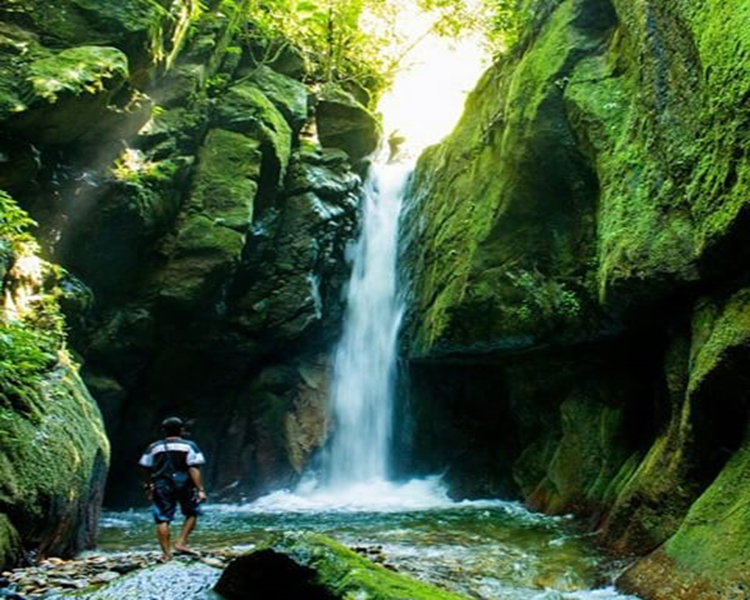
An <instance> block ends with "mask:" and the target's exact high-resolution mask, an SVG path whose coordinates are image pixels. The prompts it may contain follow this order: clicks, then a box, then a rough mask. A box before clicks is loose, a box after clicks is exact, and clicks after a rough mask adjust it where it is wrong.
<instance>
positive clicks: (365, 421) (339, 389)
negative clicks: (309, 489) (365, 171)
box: [322, 163, 411, 493]
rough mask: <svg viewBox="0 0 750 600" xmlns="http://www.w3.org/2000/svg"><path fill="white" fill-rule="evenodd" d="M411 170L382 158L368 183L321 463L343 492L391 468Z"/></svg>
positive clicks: (331, 484)
mask: <svg viewBox="0 0 750 600" xmlns="http://www.w3.org/2000/svg"><path fill="white" fill-rule="evenodd" d="M410 171H411V168H410V165H408V164H384V163H376V164H375V165H373V167H372V173H371V175H370V177H369V178H368V180H367V182H366V185H365V195H364V206H363V213H362V214H363V222H362V232H361V234H360V238H359V240H358V242H357V246H356V250H355V256H354V264H353V270H352V276H351V280H350V282H349V290H348V297H347V312H346V317H345V320H344V333H343V337H342V339H341V341H340V342H339V345H338V347H337V349H336V354H335V361H334V367H333V385H332V394H331V402H330V413H331V414H330V416H331V418H332V419H333V422H334V429H335V433H334V436H333V440H332V442H331V444H330V447H329V448H328V451H327V453H326V455H325V456H324V458H323V461H324V462H323V469H322V483H323V485H324V486H326V487H327V488H329V489H330V490H338V491H339V492H341V493H346V491H345V490H346V489H347V488H349V487H351V486H352V485H356V484H362V483H364V482H377V481H387V479H388V475H389V462H390V446H391V437H392V436H391V432H392V429H393V422H392V421H393V402H394V376H395V366H396V352H397V337H398V329H399V325H400V323H401V313H402V308H401V305H400V303H399V300H398V295H397V293H396V250H397V245H398V218H399V214H400V211H401V201H402V197H403V192H404V187H405V184H406V181H407V178H408V175H409V173H410Z"/></svg>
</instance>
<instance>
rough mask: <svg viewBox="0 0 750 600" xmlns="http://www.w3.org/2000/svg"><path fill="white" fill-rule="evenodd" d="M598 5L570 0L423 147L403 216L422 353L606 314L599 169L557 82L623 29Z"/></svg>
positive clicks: (499, 340)
mask: <svg viewBox="0 0 750 600" xmlns="http://www.w3.org/2000/svg"><path fill="white" fill-rule="evenodd" d="M598 5H599V3H598V2H594V1H568V2H563V3H561V4H560V6H559V7H558V8H557V9H556V10H555V11H554V13H553V14H552V16H551V17H550V18H549V20H548V22H547V23H546V25H545V26H544V28H543V29H542V31H541V33H540V35H539V37H538V39H536V40H535V41H534V42H533V44H532V45H531V46H530V47H529V49H528V50H527V52H526V53H525V54H523V55H522V56H521V57H520V58H519V59H517V61H516V62H512V61H511V62H510V64H508V63H507V62H506V63H505V68H497V67H494V68H491V69H490V70H489V71H488V72H487V73H485V75H484V76H483V78H482V79H481V81H480V82H479V84H478V86H477V88H476V89H475V90H474V91H473V92H472V94H471V95H470V96H469V98H468V100H467V104H466V109H465V112H464V115H463V117H462V119H461V121H460V122H459V124H458V126H457V128H456V129H455V130H454V132H453V133H452V134H451V135H450V136H449V137H448V138H447V139H446V141H445V142H443V143H442V144H441V145H439V146H436V147H432V148H430V149H428V151H427V152H426V153H425V154H423V156H422V157H421V158H420V161H419V164H418V166H417V171H416V173H415V176H414V180H413V185H412V190H411V194H410V195H411V198H410V201H409V202H408V203H407V205H406V208H405V211H404V214H403V216H402V223H403V236H402V249H401V260H402V264H404V265H405V266H406V277H407V280H408V281H409V286H410V292H411V294H412V296H411V298H410V299H409V300H410V302H409V305H410V307H409V311H408V313H407V315H406V333H407V339H408V343H409V346H410V352H411V354H412V355H413V356H415V357H425V356H429V355H435V356H437V355H441V354H446V353H459V352H470V353H475V352H486V351H491V350H500V351H502V350H517V349H521V348H529V347H534V346H537V345H541V344H545V343H549V342H550V341H551V340H566V341H572V340H573V339H576V338H577V339H586V338H587V337H589V336H590V335H592V334H594V333H595V332H596V330H597V328H599V327H602V315H601V314H599V313H598V311H597V309H596V306H595V305H594V304H593V302H592V298H593V296H594V294H595V291H594V290H593V289H592V286H591V284H592V281H591V277H590V272H589V269H590V267H591V264H592V263H593V261H594V251H595V231H594V230H593V225H594V223H595V220H596V218H595V213H596V195H597V184H596V176H595V174H594V172H593V170H592V169H591V167H590V165H588V164H587V161H586V159H585V156H584V155H583V153H582V152H581V149H580V148H579V146H578V142H577V139H576V136H575V133H574V131H573V130H572V128H571V126H570V124H569V123H568V121H567V118H566V110H565V104H564V100H563V94H562V88H561V86H560V85H558V82H560V81H565V80H566V78H568V77H570V75H571V73H572V70H573V69H574V67H575V65H576V64H577V63H578V62H579V61H580V60H582V59H583V58H585V57H586V56H588V55H592V54H595V53H597V52H598V51H599V50H600V48H601V46H602V43H603V41H604V40H606V38H607V36H608V35H609V32H610V31H611V28H612V26H613V25H614V20H613V16H612V15H611V14H610V13H608V12H606V11H604V12H603V14H602V17H601V19H599V20H594V21H593V22H592V21H590V20H586V19H585V18H584V17H586V16H587V15H588V13H589V11H592V10H595V9H596V7H598ZM541 172H544V177H541V176H540V175H539V174H540V173H541ZM584 320H585V322H583V321H584Z"/></svg>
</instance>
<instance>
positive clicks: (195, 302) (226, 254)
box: [154, 214, 245, 310]
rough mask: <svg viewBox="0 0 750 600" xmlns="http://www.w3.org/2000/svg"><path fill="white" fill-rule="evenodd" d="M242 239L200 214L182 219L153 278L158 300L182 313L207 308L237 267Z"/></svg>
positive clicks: (243, 240) (227, 282)
mask: <svg viewBox="0 0 750 600" xmlns="http://www.w3.org/2000/svg"><path fill="white" fill-rule="evenodd" d="M244 243H245V237H244V235H242V234H241V233H239V232H237V231H235V230H233V229H230V228H228V227H224V226H222V225H220V224H217V223H215V222H214V221H213V220H211V219H209V218H208V217H206V216H204V215H201V214H190V215H186V216H185V217H183V219H182V220H181V221H180V223H178V226H177V236H176V238H175V240H174V241H173V242H172V243H171V244H170V247H169V249H168V252H169V254H170V258H169V262H168V263H167V265H166V266H165V268H164V269H163V270H162V271H161V272H159V273H158V275H157V276H156V281H155V282H154V283H155V288H156V290H157V293H158V294H159V297H160V298H161V299H162V300H163V301H166V302H168V303H169V304H170V305H171V306H176V307H179V308H181V309H184V310H195V309H197V308H199V307H206V308H208V307H211V306H213V304H214V303H215V302H217V301H218V300H219V299H220V298H221V296H222V290H224V289H225V287H226V286H227V285H228V284H229V282H231V280H232V275H233V274H234V272H235V269H236V268H237V265H238V264H239V261H240V257H241V255H242V249H243V247H244Z"/></svg>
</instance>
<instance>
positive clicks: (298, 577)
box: [215, 534, 464, 600]
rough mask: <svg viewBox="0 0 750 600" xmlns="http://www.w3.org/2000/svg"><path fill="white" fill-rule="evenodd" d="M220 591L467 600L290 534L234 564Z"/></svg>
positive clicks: (315, 538)
mask: <svg viewBox="0 0 750 600" xmlns="http://www.w3.org/2000/svg"><path fill="white" fill-rule="evenodd" d="M215 590H216V591H217V592H218V593H219V594H221V595H222V596H223V597H224V598H226V599H227V600H245V599H250V598H253V597H255V596H256V594H258V593H261V594H263V595H266V596H269V597H270V596H278V597H285V598H311V599H315V600H336V599H342V600H343V599H344V598H361V599H362V600H400V599H403V600H422V599H424V600H461V599H462V598H464V596H460V595H458V594H454V593H451V592H448V591H446V590H442V589H440V588H436V587H434V586H431V585H428V584H426V583H423V582H421V581H417V580H415V579H411V578H409V577H406V576H404V575H400V574H398V573H395V572H393V571H391V570H389V569H387V568H385V567H383V566H382V565H378V564H376V563H374V562H372V561H370V560H369V559H367V558H364V557H363V556H360V555H359V554H357V553H355V552H353V551H352V550H349V549H348V548H346V547H344V546H342V545H341V544H338V543H337V542H335V541H333V540H331V539H329V538H326V537H324V536H321V535H315V534H304V535H297V536H295V535H288V536H285V537H281V538H278V539H276V540H274V541H272V542H271V543H270V544H269V545H268V546H267V547H266V548H262V549H260V550H257V551H255V552H253V553H250V554H247V555H245V556H242V557H239V558H237V559H235V560H234V561H232V562H231V563H230V564H229V566H228V567H227V568H226V570H225V571H224V574H223V575H222V576H221V579H220V580H219V582H218V583H217V584H216V587H215Z"/></svg>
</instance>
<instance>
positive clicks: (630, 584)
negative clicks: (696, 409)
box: [618, 442, 750, 600]
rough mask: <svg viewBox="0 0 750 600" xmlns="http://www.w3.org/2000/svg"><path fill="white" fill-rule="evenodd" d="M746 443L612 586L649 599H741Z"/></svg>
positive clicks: (748, 513) (747, 552)
mask: <svg viewBox="0 0 750 600" xmlns="http://www.w3.org/2000/svg"><path fill="white" fill-rule="evenodd" d="M749 478H750V444H748V443H747V442H746V443H745V444H743V447H742V448H741V449H740V450H739V451H738V452H737V453H736V454H735V455H734V456H733V457H732V458H731V459H730V461H729V463H728V464H727V466H726V467H725V468H724V470H723V471H722V472H721V474H720V475H719V476H718V477H717V479H716V481H715V482H714V483H712V484H711V486H710V487H709V488H708V489H707V490H706V491H705V492H704V493H703V494H702V495H701V497H700V498H699V499H698V500H697V501H696V502H695V504H693V506H692V507H691V508H690V512H688V514H687V516H686V517H685V519H684V521H683V522H682V524H681V525H680V527H679V529H678V530H677V532H676V533H675V535H674V536H672V537H671V538H670V539H669V541H668V542H667V543H666V544H664V546H662V547H661V548H659V550H657V551H656V552H654V553H653V554H651V555H649V556H648V557H647V558H645V559H643V560H641V561H639V562H637V563H636V564H635V565H634V566H632V567H631V568H630V569H628V570H627V571H626V572H625V573H624V574H623V575H622V576H621V577H620V579H619V580H618V585H619V586H620V587H622V588H623V589H625V590H631V591H633V592H635V593H638V594H642V595H643V596H645V597H647V598H651V599H653V600H667V599H672V598H674V599H675V600H709V599H711V598H742V597H744V596H746V595H747V593H748V590H749V589H750V536H749V535H748V530H747V522H748V519H750V509H748V506H747V496H748V494H749V493H750V490H749V489H748V487H749V486H748V479H749Z"/></svg>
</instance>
